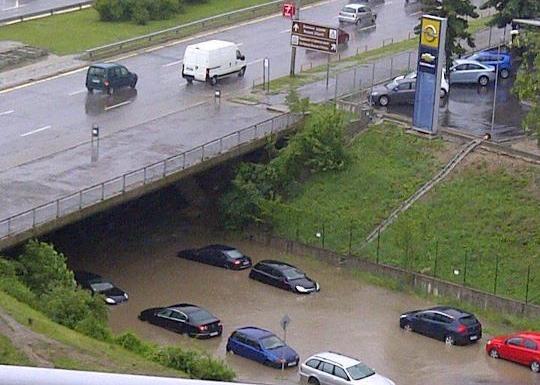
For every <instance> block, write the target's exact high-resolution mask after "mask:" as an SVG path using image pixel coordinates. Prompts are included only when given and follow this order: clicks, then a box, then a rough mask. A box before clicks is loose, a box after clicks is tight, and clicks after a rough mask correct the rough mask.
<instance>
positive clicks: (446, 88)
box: [394, 68, 450, 99]
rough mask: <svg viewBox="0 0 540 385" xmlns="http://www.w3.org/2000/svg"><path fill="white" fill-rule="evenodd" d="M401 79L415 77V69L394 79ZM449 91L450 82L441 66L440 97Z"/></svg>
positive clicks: (443, 96)
mask: <svg viewBox="0 0 540 385" xmlns="http://www.w3.org/2000/svg"><path fill="white" fill-rule="evenodd" d="M401 79H416V71H413V72H411V73H408V74H407V75H401V76H398V77H397V78H395V79H394V80H401ZM449 91H450V84H449V83H448V79H447V78H446V70H445V69H444V68H443V76H442V79H441V94H440V96H441V99H443V98H445V97H446V95H448V92H449Z"/></svg>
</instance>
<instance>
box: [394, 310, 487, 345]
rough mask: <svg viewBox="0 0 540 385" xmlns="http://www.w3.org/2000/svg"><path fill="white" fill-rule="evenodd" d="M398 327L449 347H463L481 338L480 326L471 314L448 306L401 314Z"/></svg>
mask: <svg viewBox="0 0 540 385" xmlns="http://www.w3.org/2000/svg"><path fill="white" fill-rule="evenodd" d="M399 326H400V327H401V328H402V329H405V330H407V331H414V332H417V333H420V334H424V335H426V336H428V337H432V338H436V339H439V340H442V341H444V342H446V343H447V344H449V345H454V344H459V345H465V344H469V343H474V342H477V341H478V340H479V339H481V338H482V325H481V324H480V322H479V321H478V320H477V319H476V317H475V316H474V315H473V314H471V313H467V312H465V311H463V310H460V309H456V308H453V307H449V306H437V307H433V308H430V309H425V310H414V311H410V312H407V313H403V314H402V315H401V316H400V317H399Z"/></svg>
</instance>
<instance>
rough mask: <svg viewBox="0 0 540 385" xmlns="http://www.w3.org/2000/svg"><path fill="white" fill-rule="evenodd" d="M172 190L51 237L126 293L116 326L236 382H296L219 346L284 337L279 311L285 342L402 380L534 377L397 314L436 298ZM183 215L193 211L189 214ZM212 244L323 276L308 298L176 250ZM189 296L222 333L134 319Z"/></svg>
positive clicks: (520, 382)
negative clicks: (230, 220)
mask: <svg viewBox="0 0 540 385" xmlns="http://www.w3.org/2000/svg"><path fill="white" fill-rule="evenodd" d="M175 194H176V193H175V191H174V190H171V191H170V192H169V193H161V194H156V195H155V198H152V199H156V201H155V202H151V201H150V202H149V201H148V200H146V201H145V199H142V200H140V201H142V203H141V202H139V203H136V204H132V205H130V206H129V207H126V208H124V209H122V210H115V211H114V212H112V213H111V214H110V215H102V216H100V217H99V218H95V219H89V220H86V221H85V222H84V223H83V224H80V225H74V226H70V227H68V228H66V229H64V230H62V231H59V232H57V233H55V234H54V235H51V237H50V241H52V242H54V243H55V245H56V246H57V248H58V249H59V250H60V251H62V252H63V253H64V254H65V255H66V256H68V259H69V263H70V267H72V268H73V269H84V270H89V271H93V272H96V273H99V274H101V275H104V276H106V277H108V278H110V279H112V280H113V282H115V284H117V285H118V286H119V287H121V288H123V289H125V290H126V291H127V292H128V293H129V296H130V297H129V301H128V302H127V303H125V304H122V305H119V306H116V307H111V308H110V326H111V328H112V329H113V331H114V332H115V333H121V332H124V331H127V330H130V331H133V332H135V333H136V334H137V335H138V336H140V337H141V338H144V339H146V340H149V341H153V342H156V343H160V344H178V345H180V346H184V347H194V348H198V349H203V350H206V351H208V352H209V353H211V354H213V355H215V356H217V357H220V358H223V359H224V360H225V361H226V362H227V363H228V364H229V365H230V366H231V367H232V368H234V370H235V371H236V373H237V375H238V380H240V381H246V382H257V383H268V384H270V383H272V384H274V383H276V384H280V383H287V384H295V383H298V374H297V370H296V368H291V369H287V370H285V371H284V372H281V371H280V370H276V369H271V368H268V367H265V366H263V365H261V364H257V363H255V362H252V361H249V360H247V359H244V358H242V357H238V356H234V355H230V354H226V353H225V345H226V342H227V337H228V336H229V335H230V334H231V332H232V331H233V330H234V329H235V328H237V327H241V326H248V325H254V326H259V327H263V328H266V329H269V330H272V331H273V332H275V333H276V334H278V335H280V336H282V331H281V329H280V319H281V318H282V317H283V316H284V315H285V314H287V315H288V316H289V317H290V318H291V320H292V321H291V323H290V325H289V328H288V332H287V343H288V344H290V345H291V346H292V347H293V348H294V349H296V350H297V351H298V353H299V354H300V357H301V359H305V358H307V357H308V355H310V354H313V353H317V352H321V351H326V350H332V351H338V352H342V353H345V354H348V355H352V356H355V357H357V358H359V359H361V360H363V361H364V362H366V363H367V364H368V365H370V366H371V367H373V368H374V369H375V370H376V371H377V372H379V373H380V374H382V375H385V376H387V377H389V378H391V379H393V380H394V381H395V382H396V384H398V385H424V384H437V385H473V384H494V385H495V384H500V385H529V384H540V375H535V374H533V373H532V372H531V371H530V370H529V369H528V368H527V367H521V366H519V365H515V364H513V363H509V362H505V361H501V360H494V359H491V358H490V357H488V355H487V354H486V353H485V351H484V345H485V342H486V341H487V336H485V337H484V339H483V340H482V341H481V342H480V343H478V344H475V345H472V346H466V347H458V346H446V345H445V344H444V343H442V342H439V341H435V340H432V339H429V338H426V337H423V336H420V335H417V334H411V333H407V332H404V331H402V330H401V329H400V328H399V327H398V319H399V315H400V313H401V312H403V311H406V310H411V309H414V308H421V307H425V306H430V305H433V303H429V302H428V301H426V300H423V299H420V298H417V297H414V296H409V295H407V294H404V293H400V292H396V291H391V290H387V289H383V288H380V287H375V286H371V285H368V284H365V283H363V282H362V281H360V280H358V279H355V278H354V277H353V275H352V274H351V273H350V272H347V271H343V270H342V269H341V268H340V267H335V266H330V265H327V264H325V263H323V262H320V261H317V260H315V259H311V258H299V257H293V256H286V255H282V254H280V253H279V252H277V251H276V250H273V249H269V248H266V247H264V246H262V245H260V244H257V243H255V242H252V241H249V240H245V239H241V238H237V237H232V236H227V235H226V234H224V233H221V232H212V231H211V230H209V228H210V226H206V225H205V224H203V223H201V221H202V220H203V219H204V218H205V214H203V213H200V212H197V211H196V210H194V209H190V208H189V207H188V208H186V203H185V202H181V203H178V202H176V201H175V197H177V195H175ZM188 218H189V219H188ZM209 243H225V244H231V245H233V246H236V247H238V248H239V249H240V250H242V251H243V252H244V253H246V254H247V255H250V256H251V257H252V258H253V259H254V261H257V260H260V259H267V258H274V259H282V260H286V261H289V262H291V263H293V264H295V265H298V266H299V267H301V268H302V269H303V270H304V271H306V272H307V273H308V275H310V276H312V277H313V278H314V279H316V280H318V281H319V282H320V284H321V291H320V292H319V293H316V294H313V295H307V296H300V295H295V294H292V293H289V292H285V291H282V290H279V289H276V288H273V287H270V286H267V285H264V284H261V283H259V282H257V281H253V280H251V279H249V278H248V273H249V272H248V271H240V272H235V271H229V270H225V269H221V268H217V267H212V266H208V265H204V264H199V263H195V262H191V261H187V260H184V259H179V258H177V257H176V253H177V252H178V251H179V250H181V249H184V248H191V247H199V246H203V245H206V244H209ZM180 302H191V303H194V304H197V305H200V306H203V307H205V308H207V309H208V310H210V311H211V312H212V313H214V314H216V315H217V316H218V317H219V318H220V319H221V321H222V322H223V324H224V333H223V336H222V337H221V338H214V339H210V340H194V339H191V338H189V337H185V336H181V335H178V334H175V333H172V332H169V331H166V330H164V329H162V328H159V327H157V326H154V325H150V324H148V323H145V322H142V321H139V320H138V319H137V315H138V314H139V312H140V311H141V310H143V309H146V308H149V307H155V306H165V305H170V304H173V303H180Z"/></svg>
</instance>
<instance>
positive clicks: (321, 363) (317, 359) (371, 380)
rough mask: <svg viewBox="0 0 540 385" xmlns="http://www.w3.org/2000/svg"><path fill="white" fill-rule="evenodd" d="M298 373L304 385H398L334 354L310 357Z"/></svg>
mask: <svg viewBox="0 0 540 385" xmlns="http://www.w3.org/2000/svg"><path fill="white" fill-rule="evenodd" d="M298 372H299V374H300V382H301V383H302V384H303V385H306V384H308V385H396V384H395V383H394V382H393V381H392V380H390V379H388V378H386V377H383V376H381V375H380V374H377V373H375V371H374V370H373V369H371V368H370V367H369V366H367V365H366V364H364V363H363V362H361V361H358V360H357V359H355V358H352V357H348V356H346V355H343V354H340V353H334V352H323V353H318V354H315V355H313V356H311V357H309V358H308V359H307V360H306V361H305V362H304V363H303V364H302V365H300V368H299V369H298Z"/></svg>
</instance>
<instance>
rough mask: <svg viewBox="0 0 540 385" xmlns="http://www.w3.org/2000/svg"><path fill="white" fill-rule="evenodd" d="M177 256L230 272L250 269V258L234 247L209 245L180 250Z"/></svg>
mask: <svg viewBox="0 0 540 385" xmlns="http://www.w3.org/2000/svg"><path fill="white" fill-rule="evenodd" d="M177 256H178V257H180V258H185V259H190V260H192V261H197V262H201V263H206V264H208V265H214V266H220V267H224V268H226V269H231V270H242V269H247V268H249V267H251V258H250V257H247V256H245V255H244V254H242V253H241V252H240V251H238V250H237V249H235V248H234V247H231V246H226V245H209V246H205V247H203V248H200V249H187V250H182V251H180V252H178V254H177Z"/></svg>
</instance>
